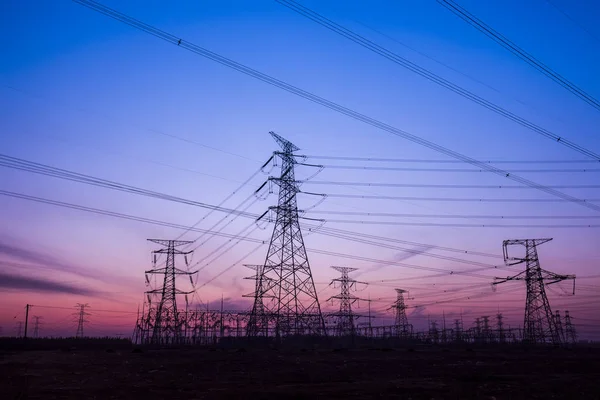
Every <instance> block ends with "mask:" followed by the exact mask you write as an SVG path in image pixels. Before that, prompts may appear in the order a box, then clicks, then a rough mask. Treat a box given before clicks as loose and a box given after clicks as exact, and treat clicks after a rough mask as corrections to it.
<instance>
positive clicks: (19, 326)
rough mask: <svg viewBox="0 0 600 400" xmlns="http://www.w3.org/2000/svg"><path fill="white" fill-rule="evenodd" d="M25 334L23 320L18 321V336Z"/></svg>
mask: <svg viewBox="0 0 600 400" xmlns="http://www.w3.org/2000/svg"><path fill="white" fill-rule="evenodd" d="M21 336H23V322H22V321H19V322H17V337H21Z"/></svg>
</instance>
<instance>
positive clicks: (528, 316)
mask: <svg viewBox="0 0 600 400" xmlns="http://www.w3.org/2000/svg"><path fill="white" fill-rule="evenodd" d="M550 240H552V239H514V240H505V241H504V242H503V244H502V248H503V252H504V262H505V263H506V265H508V266H511V265H516V264H521V263H525V271H523V272H520V273H518V274H517V275H514V276H510V277H506V278H495V281H494V283H493V284H494V285H497V284H500V283H504V282H507V281H514V280H524V281H525V284H526V286H527V300H526V302H525V318H524V323H523V341H525V342H528V343H554V344H558V343H560V335H559V333H558V330H557V327H556V320H555V318H554V315H553V314H552V310H551V308H550V303H549V302H548V297H547V296H546V290H545V286H547V285H551V284H553V283H557V282H561V281H563V280H566V279H573V294H574V293H575V275H559V274H555V273H554V272H550V271H546V270H544V269H542V267H541V266H540V261H539V258H538V254H537V246H539V245H541V244H544V243H547V242H549V241H550ZM515 245H520V246H524V247H525V256H524V257H509V255H508V247H509V246H515Z"/></svg>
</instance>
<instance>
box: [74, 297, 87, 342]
mask: <svg viewBox="0 0 600 400" xmlns="http://www.w3.org/2000/svg"><path fill="white" fill-rule="evenodd" d="M75 307H77V308H79V312H78V313H76V315H77V332H76V333H75V337H78V338H82V337H83V327H84V325H85V323H86V322H89V321H88V320H87V319H85V317H86V316H87V315H90V313H87V312H85V309H86V308H88V307H89V304H87V303H86V304H81V303H77V305H76V306H75Z"/></svg>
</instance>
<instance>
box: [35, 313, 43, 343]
mask: <svg viewBox="0 0 600 400" xmlns="http://www.w3.org/2000/svg"><path fill="white" fill-rule="evenodd" d="M33 319H34V320H35V324H34V325H33V337H34V338H38V337H40V319H42V317H40V316H37V315H34V316H33Z"/></svg>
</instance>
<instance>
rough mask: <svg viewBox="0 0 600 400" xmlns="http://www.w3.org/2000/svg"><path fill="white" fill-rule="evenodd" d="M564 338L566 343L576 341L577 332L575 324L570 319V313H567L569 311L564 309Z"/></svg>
mask: <svg viewBox="0 0 600 400" xmlns="http://www.w3.org/2000/svg"><path fill="white" fill-rule="evenodd" d="M565 339H566V341H567V342H568V343H575V342H577V332H576V331H575V326H574V325H573V322H572V321H571V315H569V311H568V310H567V311H565Z"/></svg>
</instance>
